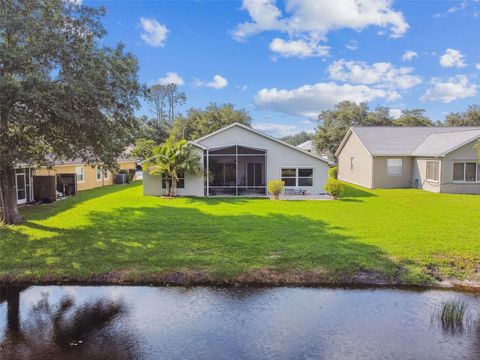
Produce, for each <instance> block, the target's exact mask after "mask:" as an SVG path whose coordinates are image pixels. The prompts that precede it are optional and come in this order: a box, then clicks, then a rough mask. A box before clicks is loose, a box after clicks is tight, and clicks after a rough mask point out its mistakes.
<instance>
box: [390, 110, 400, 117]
mask: <svg viewBox="0 0 480 360" xmlns="http://www.w3.org/2000/svg"><path fill="white" fill-rule="evenodd" d="M388 112H389V114H390V116H391V117H393V118H394V119H398V118H399V117H400V116H401V115H402V109H390V110H389V111H388Z"/></svg>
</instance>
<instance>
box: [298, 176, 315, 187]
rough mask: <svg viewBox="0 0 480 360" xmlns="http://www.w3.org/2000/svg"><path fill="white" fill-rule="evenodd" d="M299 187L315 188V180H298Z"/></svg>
mask: <svg viewBox="0 0 480 360" xmlns="http://www.w3.org/2000/svg"><path fill="white" fill-rule="evenodd" d="M298 186H313V179H312V178H311V177H308V178H298Z"/></svg>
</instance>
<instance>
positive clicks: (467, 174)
mask: <svg viewBox="0 0 480 360" xmlns="http://www.w3.org/2000/svg"><path fill="white" fill-rule="evenodd" d="M478 168H479V167H478V164H477V163H476V162H467V161H466V162H455V163H454V164H453V181H454V182H477V181H479V179H480V178H479V176H478V173H479V169H478Z"/></svg>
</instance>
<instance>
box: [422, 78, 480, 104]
mask: <svg viewBox="0 0 480 360" xmlns="http://www.w3.org/2000/svg"><path fill="white" fill-rule="evenodd" d="M475 95H477V85H476V84H471V83H470V82H469V80H468V78H467V77H466V76H465V75H456V76H454V77H451V78H449V79H447V80H446V81H442V80H441V79H438V78H434V79H432V86H431V88H430V89H428V90H427V91H426V92H425V94H423V95H422V97H421V98H420V100H422V101H442V102H444V103H449V102H452V101H454V100H458V99H464V98H467V97H472V96H475Z"/></svg>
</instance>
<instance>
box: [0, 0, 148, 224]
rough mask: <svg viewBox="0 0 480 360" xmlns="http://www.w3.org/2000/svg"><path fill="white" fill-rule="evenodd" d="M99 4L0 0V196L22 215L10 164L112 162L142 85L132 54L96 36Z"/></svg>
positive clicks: (12, 218) (10, 217)
mask: <svg viewBox="0 0 480 360" xmlns="http://www.w3.org/2000/svg"><path fill="white" fill-rule="evenodd" d="M103 15H104V9H102V8H99V9H97V8H92V7H88V6H84V5H78V4H76V2H73V1H61V0H0V203H1V205H2V208H3V211H2V214H3V215H2V216H3V222H4V223H7V224H16V223H19V222H21V221H22V218H21V216H20V214H19V212H18V210H17V205H16V192H15V167H16V166H38V165H42V164H45V160H46V158H47V156H50V157H53V158H57V159H70V158H81V159H82V160H84V161H85V162H87V163H102V164H104V166H105V167H114V166H115V165H114V164H115V158H116V157H117V156H118V155H119V154H120V153H121V152H122V151H123V150H124V148H125V145H126V143H127V142H128V141H130V140H131V139H130V135H131V133H132V131H133V129H134V127H135V119H134V116H133V114H134V110H135V108H137V107H138V106H139V102H138V96H139V95H141V94H142V92H143V88H142V86H141V85H140V84H139V82H138V75H137V73H138V65H137V60H136V58H135V57H134V56H133V55H131V54H129V53H126V52H125V50H124V48H123V46H122V45H121V44H119V45H117V46H116V47H113V48H111V47H106V46H103V45H102V43H101V39H102V37H104V36H105V29H104V28H103V26H102V24H101V18H102V16H103Z"/></svg>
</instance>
